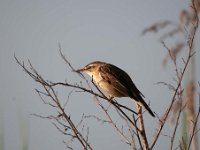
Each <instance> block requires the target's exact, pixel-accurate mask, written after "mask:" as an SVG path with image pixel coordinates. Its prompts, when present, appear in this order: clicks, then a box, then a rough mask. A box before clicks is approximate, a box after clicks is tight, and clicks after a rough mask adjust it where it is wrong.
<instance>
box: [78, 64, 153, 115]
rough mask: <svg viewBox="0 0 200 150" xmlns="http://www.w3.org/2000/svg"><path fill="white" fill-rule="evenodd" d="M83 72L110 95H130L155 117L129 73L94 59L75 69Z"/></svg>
mask: <svg viewBox="0 0 200 150" xmlns="http://www.w3.org/2000/svg"><path fill="white" fill-rule="evenodd" d="M77 71H79V72H85V73H87V74H88V75H89V76H91V77H92V78H93V80H94V81H95V83H96V84H97V85H98V86H99V87H100V88H101V89H102V90H103V91H105V92H107V93H108V94H109V96H110V97H130V98H131V99H134V100H135V101H136V102H137V103H139V104H140V105H142V106H144V107H145V108H146V109H147V110H148V112H149V113H150V114H151V115H152V116H153V117H155V115H154V113H153V112H152V110H151V109H150V108H149V106H148V105H147V104H146V102H145V101H144V99H143V97H144V95H143V94H142V93H141V92H140V91H139V90H138V89H137V87H136V86H135V84H134V83H133V81H132V80H131V78H130V77H129V75H128V74H127V73H126V72H125V71H123V70H122V69H120V68H118V67H117V66H115V65H112V64H109V63H105V62H100V61H95V62H92V63H89V64H88V65H86V66H85V67H84V68H82V69H79V70H77Z"/></svg>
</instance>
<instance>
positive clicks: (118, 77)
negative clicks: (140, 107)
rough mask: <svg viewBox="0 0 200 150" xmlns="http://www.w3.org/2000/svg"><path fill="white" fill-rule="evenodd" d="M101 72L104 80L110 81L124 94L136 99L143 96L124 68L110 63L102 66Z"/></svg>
mask: <svg viewBox="0 0 200 150" xmlns="http://www.w3.org/2000/svg"><path fill="white" fill-rule="evenodd" d="M100 74H101V76H102V78H103V79H104V80H106V81H108V82H110V83H111V84H112V85H113V87H114V88H115V89H116V90H118V91H120V92H121V93H123V94H124V96H129V97H131V98H134V99H135V100H136V101H137V100H140V99H141V98H142V97H141V95H142V93H141V92H140V91H139V90H138V89H137V88H136V86H135V84H134V83H133V81H132V80H131V78H130V77H129V75H128V74H127V73H126V72H125V71H123V70H122V69H120V68H118V67H116V66H114V65H111V64H108V65H106V66H101V67H100Z"/></svg>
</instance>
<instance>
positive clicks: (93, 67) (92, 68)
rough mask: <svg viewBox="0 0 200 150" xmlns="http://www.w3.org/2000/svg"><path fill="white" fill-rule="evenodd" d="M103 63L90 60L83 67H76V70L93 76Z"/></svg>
mask: <svg viewBox="0 0 200 150" xmlns="http://www.w3.org/2000/svg"><path fill="white" fill-rule="evenodd" d="M104 64H105V63H104V62H100V61H95V62H91V63H89V64H87V65H86V66H85V67H83V68H82V69H78V70H77V72H85V73H87V74H88V75H89V76H93V75H94V74H96V73H98V69H99V67H100V66H102V65H104Z"/></svg>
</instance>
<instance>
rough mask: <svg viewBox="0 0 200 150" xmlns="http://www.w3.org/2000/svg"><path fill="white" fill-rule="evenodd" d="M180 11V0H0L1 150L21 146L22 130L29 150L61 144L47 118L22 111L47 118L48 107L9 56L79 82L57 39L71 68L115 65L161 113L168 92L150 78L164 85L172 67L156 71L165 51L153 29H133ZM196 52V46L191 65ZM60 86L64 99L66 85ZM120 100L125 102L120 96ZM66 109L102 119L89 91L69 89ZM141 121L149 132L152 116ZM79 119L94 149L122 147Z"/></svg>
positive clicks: (107, 131)
mask: <svg viewBox="0 0 200 150" xmlns="http://www.w3.org/2000/svg"><path fill="white" fill-rule="evenodd" d="M184 8H187V1H181V0H173V1H167V0H157V1H155V0H149V1H145V0H140V1H136V0H125V1H121V0H101V1H96V0H48V1H44V0H34V1H27V0H0V75H1V78H0V95H1V99H0V130H1V131H0V132H3V135H4V150H20V149H21V147H20V143H21V142H20V139H21V137H20V136H22V135H20V134H21V133H22V132H20V131H26V132H28V133H27V134H26V133H25V135H28V138H27V139H28V142H29V149H30V150H42V149H43V150H45V149H48V150H55V149H65V145H64V144H63V143H62V140H66V137H65V136H62V135H61V134H60V133H59V132H58V131H57V130H56V129H55V127H54V126H53V125H52V124H51V123H50V122H49V121H47V120H41V119H39V118H35V117H33V116H30V114H31V113H38V114H43V115H48V114H50V113H52V112H55V110H52V109H49V108H48V107H47V106H45V105H43V103H42V102H41V100H40V99H39V97H38V95H37V94H36V93H35V92H34V89H35V88H38V85H37V84H35V83H34V82H33V81H32V80H31V79H30V78H29V77H28V76H27V75H26V74H25V73H24V72H23V71H22V69H21V68H19V66H18V65H17V64H16V62H15V60H14V57H13V56H14V53H15V54H16V56H17V57H18V58H19V59H20V60H24V61H25V62H26V60H27V59H30V60H31V62H32V64H33V65H34V66H35V67H36V68H37V69H38V71H39V72H40V73H41V74H42V75H43V76H44V77H45V78H46V79H49V80H52V81H65V80H66V79H67V80H68V81H71V82H79V81H80V80H81V79H80V78H79V77H78V76H74V74H73V73H71V72H70V70H67V69H66V65H65V63H64V62H63V60H62V59H61V57H60V55H59V51H58V43H61V46H62V49H63V53H64V54H65V55H66V57H67V58H68V59H69V61H70V62H71V63H72V64H73V65H74V67H76V68H81V67H83V66H84V65H85V64H87V63H89V62H91V61H94V60H101V61H106V62H110V63H113V64H115V65H117V66H119V67H121V68H123V69H124V70H125V71H127V72H128V73H129V75H130V76H131V77H132V79H133V81H134V82H135V84H136V85H137V87H138V88H139V89H140V90H141V91H142V93H143V94H144V95H145V96H146V101H150V102H151V108H152V109H153V110H154V111H155V112H157V114H159V115H161V114H163V110H165V108H166V107H167V106H168V104H169V100H170V98H171V94H172V93H170V92H169V90H167V88H166V87H164V86H160V85H155V83H156V82H159V81H166V82H172V78H173V76H174V69H173V68H171V67H172V65H171V64H169V65H168V66H167V67H166V68H165V69H163V68H162V65H161V62H162V59H163V58H164V56H165V55H166V53H167V52H166V50H165V48H163V46H162V44H160V43H159V41H158V38H159V35H161V34H153V33H150V34H147V35H145V36H141V32H142V30H143V29H144V28H146V27H148V26H149V25H151V24H153V23H155V22H156V21H163V20H172V21H177V20H178V18H179V13H180V11H181V10H182V9H184ZM162 33H163V32H162ZM198 33H199V32H198ZM197 39H198V40H199V34H198V38H197ZM176 40H177V41H179V39H176ZM197 48H199V46H198V47H197ZM199 56H200V54H199V49H197V53H196V58H197V59H198V60H197V62H196V64H197V65H198V64H200V62H199ZM197 69H198V70H197V79H198V81H199V80H200V78H199V77H200V70H199V68H198V67H197ZM61 91H62V92H63V93H62V92H61V93H60V94H61V95H62V96H65V97H67V95H68V93H69V91H70V89H62V90H61ZM122 103H123V102H122ZM124 103H129V104H131V105H132V104H133V103H131V101H128V100H127V101H126V100H125V102H124ZM133 106H134V105H133ZM67 112H70V114H71V116H72V118H74V119H75V120H76V121H78V120H80V118H81V116H82V114H83V113H85V114H86V115H89V114H94V115H97V116H99V117H103V114H102V113H101V110H100V109H99V108H98V107H97V105H96V104H95V103H94V101H93V98H92V96H90V95H87V94H85V93H75V92H74V93H73V94H72V96H71V99H70V102H69V105H68V109H67ZM113 117H115V114H113ZM145 121H146V122H149V123H146V124H147V125H146V128H147V133H148V135H149V136H152V135H153V134H154V131H155V128H156V125H157V121H156V119H153V118H152V117H151V116H150V115H148V114H147V113H146V114H145ZM22 122H24V123H22ZM85 124H86V125H88V126H90V139H91V143H92V144H93V145H94V147H95V149H98V150H101V149H109V150H112V149H113V150H114V149H115V150H117V149H118V150H120V149H123V148H127V149H128V147H127V146H126V145H125V144H123V143H122V142H121V141H120V138H119V137H118V136H117V135H116V134H115V132H114V130H113V129H112V128H111V127H110V126H108V125H103V124H101V123H98V122H96V121H95V120H88V123H85ZM24 125H25V126H24ZM167 125H168V126H169V124H167ZM165 131H166V130H164V132H165ZM0 136H1V135H0ZM161 139H162V140H161V141H160V142H159V144H158V145H157V149H160V148H163V147H164V146H165V145H168V144H169V143H170V139H168V138H167V137H162V138H161ZM75 148H76V149H78V147H75Z"/></svg>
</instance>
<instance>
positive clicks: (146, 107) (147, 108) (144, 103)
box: [137, 99, 155, 117]
mask: <svg viewBox="0 0 200 150" xmlns="http://www.w3.org/2000/svg"><path fill="white" fill-rule="evenodd" d="M137 102H138V103H139V104H140V105H142V106H144V108H145V109H146V110H147V111H148V112H149V113H150V114H151V115H152V116H153V117H155V115H154V113H153V111H152V110H151V109H150V107H149V106H148V105H147V103H146V102H145V101H144V100H143V99H141V100H140V101H137Z"/></svg>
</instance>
